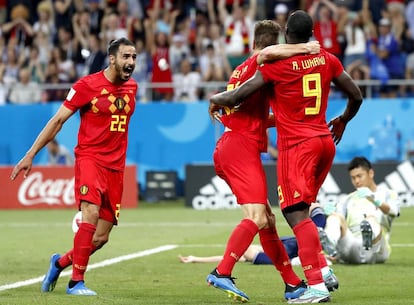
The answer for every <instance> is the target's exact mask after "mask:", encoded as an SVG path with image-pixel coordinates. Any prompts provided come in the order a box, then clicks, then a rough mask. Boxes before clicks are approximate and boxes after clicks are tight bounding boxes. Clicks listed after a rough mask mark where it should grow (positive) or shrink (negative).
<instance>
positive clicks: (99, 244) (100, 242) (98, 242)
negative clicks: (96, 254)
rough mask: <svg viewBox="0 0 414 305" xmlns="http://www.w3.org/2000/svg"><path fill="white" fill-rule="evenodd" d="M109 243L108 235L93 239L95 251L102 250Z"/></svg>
mask: <svg viewBox="0 0 414 305" xmlns="http://www.w3.org/2000/svg"><path fill="white" fill-rule="evenodd" d="M108 241H109V236H108V235H97V236H94V238H93V244H94V246H95V247H96V248H97V249H100V248H102V247H103V246H104V245H105V244H106V243H107V242H108Z"/></svg>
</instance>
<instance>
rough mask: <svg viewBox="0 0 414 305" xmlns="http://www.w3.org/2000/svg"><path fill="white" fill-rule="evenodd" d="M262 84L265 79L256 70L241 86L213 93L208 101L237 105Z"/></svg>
mask: <svg viewBox="0 0 414 305" xmlns="http://www.w3.org/2000/svg"><path fill="white" fill-rule="evenodd" d="M264 84H265V81H264V79H263V76H262V73H261V72H260V71H256V73H255V74H254V76H252V77H251V78H249V79H248V80H247V81H246V82H244V83H243V84H242V85H241V86H239V87H237V88H235V89H233V90H230V91H224V92H220V93H217V94H214V95H213V96H212V97H210V102H211V103H214V104H217V105H222V106H231V107H234V106H236V105H239V104H240V103H241V102H242V101H243V100H244V99H245V98H246V97H248V96H249V95H250V94H252V93H253V92H255V91H256V90H258V89H259V88H260V87H262V86H263V85H264ZM258 102H260V101H258Z"/></svg>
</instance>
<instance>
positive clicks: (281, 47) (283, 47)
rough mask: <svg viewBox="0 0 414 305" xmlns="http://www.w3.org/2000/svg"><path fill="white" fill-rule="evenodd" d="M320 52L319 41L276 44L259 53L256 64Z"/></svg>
mask: <svg viewBox="0 0 414 305" xmlns="http://www.w3.org/2000/svg"><path fill="white" fill-rule="evenodd" d="M320 51H321V46H320V44H319V41H309V42H307V43H298V44H276V45H271V46H268V47H266V48H264V49H263V50H261V51H260V52H259V55H258V56H257V59H256V61H257V64H259V65H261V64H262V63H264V62H271V61H275V60H280V59H284V58H288V57H292V56H295V55H299V54H318V53H320Z"/></svg>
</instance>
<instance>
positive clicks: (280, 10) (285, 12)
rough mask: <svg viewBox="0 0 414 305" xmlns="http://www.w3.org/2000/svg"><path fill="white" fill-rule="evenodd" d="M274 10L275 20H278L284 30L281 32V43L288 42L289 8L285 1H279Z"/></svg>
mask: <svg viewBox="0 0 414 305" xmlns="http://www.w3.org/2000/svg"><path fill="white" fill-rule="evenodd" d="M274 12H275V14H274V21H276V22H277V23H278V24H279V25H280V27H281V29H282V31H281V32H280V34H279V43H281V44H282V43H286V38H285V27H286V22H287V18H288V16H289V8H288V6H287V5H286V4H285V3H279V4H276V6H275V8H274Z"/></svg>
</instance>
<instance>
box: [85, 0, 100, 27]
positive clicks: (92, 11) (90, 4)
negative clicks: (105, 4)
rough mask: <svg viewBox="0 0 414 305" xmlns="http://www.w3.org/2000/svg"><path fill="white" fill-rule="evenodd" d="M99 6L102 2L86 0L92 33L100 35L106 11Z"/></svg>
mask: <svg viewBox="0 0 414 305" xmlns="http://www.w3.org/2000/svg"><path fill="white" fill-rule="evenodd" d="M99 4H100V0H86V9H87V10H88V12H89V16H90V20H89V26H90V32H91V33H93V34H99V33H100V31H101V23H102V18H103V16H104V10H103V9H102V8H101V7H100V6H99Z"/></svg>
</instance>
